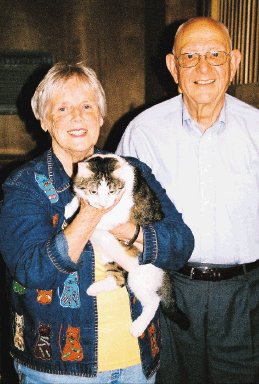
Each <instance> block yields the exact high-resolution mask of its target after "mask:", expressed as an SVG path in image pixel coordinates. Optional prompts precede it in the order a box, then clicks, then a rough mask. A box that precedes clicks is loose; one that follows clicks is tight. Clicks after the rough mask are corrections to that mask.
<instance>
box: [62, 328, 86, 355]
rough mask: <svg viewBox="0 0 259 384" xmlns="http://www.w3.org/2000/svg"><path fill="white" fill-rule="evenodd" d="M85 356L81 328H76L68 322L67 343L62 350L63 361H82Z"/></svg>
mask: <svg viewBox="0 0 259 384" xmlns="http://www.w3.org/2000/svg"><path fill="white" fill-rule="evenodd" d="M83 357H84V353H83V349H82V346H81V344H80V328H74V327H72V326H71V325H70V324H68V329H67V333H66V344H65V346H64V349H63V351H62V352H61V359H62V360H63V361H82V360H83Z"/></svg>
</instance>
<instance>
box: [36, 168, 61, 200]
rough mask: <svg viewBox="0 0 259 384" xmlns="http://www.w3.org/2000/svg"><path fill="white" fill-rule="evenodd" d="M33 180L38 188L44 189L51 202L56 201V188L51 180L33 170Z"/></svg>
mask: <svg viewBox="0 0 259 384" xmlns="http://www.w3.org/2000/svg"><path fill="white" fill-rule="evenodd" d="M35 180H36V182H37V183H38V185H39V187H40V189H42V190H43V191H44V193H45V194H46V196H47V197H48V199H49V200H50V202H51V204H53V203H56V202H57V201H58V199H59V197H58V194H57V192H56V189H55V187H54V185H53V184H52V182H51V181H50V180H49V179H48V178H47V177H46V176H45V175H41V174H39V173H36V172H35Z"/></svg>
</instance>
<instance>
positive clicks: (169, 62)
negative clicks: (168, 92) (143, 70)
mask: <svg viewBox="0 0 259 384" xmlns="http://www.w3.org/2000/svg"><path fill="white" fill-rule="evenodd" d="M166 66H167V69H168V71H169V72H170V73H171V75H172V76H173V78H174V81H175V82H176V84H178V71H177V66H176V59H175V56H174V54H173V53H168V54H167V55H166Z"/></svg>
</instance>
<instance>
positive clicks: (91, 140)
mask: <svg viewBox="0 0 259 384" xmlns="http://www.w3.org/2000/svg"><path fill="white" fill-rule="evenodd" d="M102 124H103V118H102V116H101V114H100V111H99V108H98V105H97V98H96V94H95V92H94V91H93V90H91V89H90V88H89V87H88V86H87V85H86V84H85V83H84V82H83V81H82V80H80V79H78V78H77V77H71V78H70V79H68V80H67V81H66V82H65V83H64V85H63V86H62V87H61V88H59V89H58V91H56V92H54V94H53V97H52V99H51V100H50V102H49V105H48V109H47V116H46V119H44V121H42V127H43V129H44V130H45V131H48V132H49V134H50V136H51V138H52V147H53V150H54V153H55V154H56V156H57V157H58V158H59V160H60V161H61V162H62V163H63V165H64V163H68V162H69V161H70V162H71V163H73V162H77V161H80V160H83V159H85V158H86V157H88V156H90V155H92V154H93V152H94V145H95V144H96V142H97V140H98V137H99V133H100V128H101V126H102Z"/></svg>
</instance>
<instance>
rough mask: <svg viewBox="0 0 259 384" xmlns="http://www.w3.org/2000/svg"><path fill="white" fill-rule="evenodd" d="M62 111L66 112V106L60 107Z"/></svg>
mask: <svg viewBox="0 0 259 384" xmlns="http://www.w3.org/2000/svg"><path fill="white" fill-rule="evenodd" d="M58 110H59V111H60V112H65V110H66V107H59V109H58Z"/></svg>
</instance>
